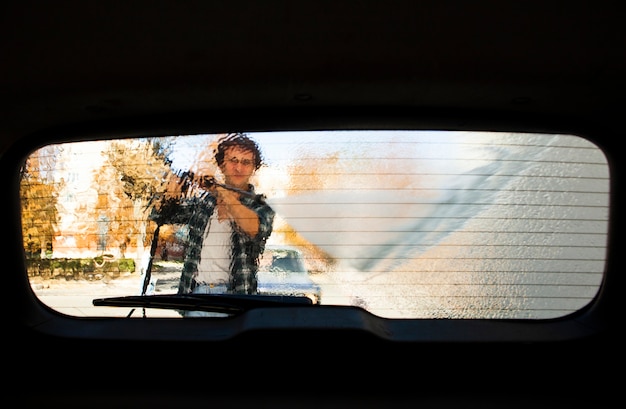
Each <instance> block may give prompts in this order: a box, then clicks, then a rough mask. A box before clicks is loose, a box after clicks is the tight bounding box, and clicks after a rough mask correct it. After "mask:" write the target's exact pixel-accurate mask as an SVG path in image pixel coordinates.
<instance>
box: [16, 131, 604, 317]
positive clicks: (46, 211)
mask: <svg viewBox="0 0 626 409" xmlns="http://www.w3.org/2000/svg"><path fill="white" fill-rule="evenodd" d="M247 135H248V136H249V137H250V138H252V139H253V140H255V141H256V142H257V143H258V145H259V147H260V149H261V151H262V153H263V163H262V165H261V166H260V167H259V169H258V170H256V172H255V174H254V176H253V178H252V184H253V185H254V189H255V193H256V194H258V195H261V196H262V199H263V200H264V202H265V203H267V204H268V205H269V206H270V207H271V208H272V209H273V211H274V212H275V217H274V219H273V225H272V232H271V235H270V236H269V238H268V239H267V242H266V243H264V245H265V248H266V249H267V250H266V251H267V252H268V253H267V254H269V253H270V251H277V250H276V249H277V248H278V249H280V248H282V249H283V251H285V250H284V249H291V250H295V251H296V253H294V254H297V258H298V260H297V262H298V263H302V265H303V266H304V271H303V272H302V273H303V274H304V275H306V277H307V282H310V283H311V286H310V287H311V288H312V289H313V290H307V291H308V292H311V291H312V292H315V291H317V290H319V294H318V295H316V297H318V296H319V298H316V299H319V301H320V303H321V304H322V305H342V306H343V305H348V306H354V307H358V308H363V309H365V310H367V311H368V312H370V313H372V314H374V315H377V316H380V317H384V318H397V319H400V318H402V319H407V318H408V319H424V318H433V319H434V318H449V319H461V318H488V319H502V318H505V319H551V318H557V317H563V316H566V315H568V314H571V313H574V312H576V311H578V310H580V309H582V308H584V307H585V306H587V305H588V304H589V303H590V302H591V301H592V300H593V299H594V297H595V296H596V294H597V293H598V290H599V288H600V285H601V283H602V279H603V273H604V269H605V262H606V246H607V235H608V221H609V193H610V192H609V186H610V174H609V167H608V164H607V161H606V158H605V156H604V154H603V152H602V150H601V149H600V148H599V147H597V146H596V145H594V144H593V143H592V142H590V141H589V140H587V139H585V138H583V137H580V136H576V135H565V134H537V133H504V132H456V131H411V130H407V131H398V130H393V131H392V130H389V131H383V130H376V131H365V130H355V131H306V132H304V131H302V132H250V133H247ZM221 136H223V135H222V134H199V135H177V136H159V137H154V136H150V137H142V138H129V139H115V140H97V141H85V142H67V143H58V144H51V145H47V146H43V147H41V148H39V149H37V150H35V151H33V152H32V153H31V154H30V155H29V156H28V157H27V158H26V160H25V162H24V167H23V170H22V178H21V192H20V197H21V203H22V205H21V206H22V232H23V243H24V257H25V260H26V266H27V271H25V272H24V274H26V275H27V276H28V279H29V281H30V283H31V287H32V289H33V291H34V293H35V294H36V295H37V297H38V298H39V299H40V300H41V301H42V302H43V303H45V304H46V305H48V306H50V307H51V308H53V309H54V310H56V311H58V312H60V313H63V314H67V315H71V316H113V317H126V316H128V310H127V309H126V310H125V309H123V308H117V307H102V306H94V305H93V303H92V301H93V299H96V298H101V297H110V296H125V295H138V294H146V295H151V294H175V293H177V291H178V289H179V281H180V278H181V271H182V269H183V263H184V259H185V256H186V254H187V252H188V251H189V235H190V228H189V225H186V224H184V223H179V224H175V225H167V226H162V227H161V228H160V229H159V231H158V232H157V233H158V234H155V232H156V230H157V229H156V224H155V223H154V221H152V220H151V219H150V217H149V215H150V212H151V209H152V208H153V207H154V206H155V203H157V202H158V200H159V198H161V197H163V194H164V191H165V185H166V181H167V180H168V178H169V177H170V176H171V175H176V176H178V177H181V176H184V175H191V174H193V175H195V176H196V177H197V176H198V175H202V174H206V175H208V176H211V177H213V178H214V181H215V182H216V183H218V184H221V183H222V182H223V177H222V176H221V175H220V170H219V168H218V167H217V165H216V164H215V162H214V160H213V155H212V154H213V149H214V148H215V146H216V141H217V140H218V139H219V137H221ZM202 189H203V187H202V186H199V185H194V186H191V187H190V190H191V191H192V193H190V194H196V195H202V194H203V193H202ZM272 249H273V250H272ZM267 254H266V256H267ZM262 260H263V261H262V263H261V267H260V270H261V272H260V273H259V287H260V288H266V287H264V284H265V283H264V282H263V280H268V281H269V280H270V278H266V279H263V280H262V279H261V278H262V277H263V276H264V275H265V274H267V273H268V272H272V271H276V270H277V269H272V268H271V263H272V262H271V261H268V258H267V257H265V258H263V257H262ZM294 260H295V259H294ZM276 263H277V264H278V263H279V262H276ZM294 263H295V261H294ZM294 263H292V264H294ZM266 277H267V276H266ZM285 277H286V278H285V279H286V280H288V279H289V278H287V277H288V276H285ZM271 280H274V277H272V278H271ZM279 281H280V280H279ZM272 282H273V284H272V286H271V288H272V290H271V291H279V290H277V289H276V288H277V287H276V286H275V285H274V284H276V283H274V281H272ZM291 284H293V283H291ZM284 285H285V288H295V287H294V286H293V285H291V286H290V283H289V282H285V283H284ZM280 286H281V283H280V282H279V283H278V287H280ZM267 288H269V287H267ZM268 291H269V290H268ZM147 316H148V317H163V316H165V317H180V315H179V314H178V313H177V312H176V311H170V310H161V309H159V310H156V309H155V310H150V313H149V314H147Z"/></svg>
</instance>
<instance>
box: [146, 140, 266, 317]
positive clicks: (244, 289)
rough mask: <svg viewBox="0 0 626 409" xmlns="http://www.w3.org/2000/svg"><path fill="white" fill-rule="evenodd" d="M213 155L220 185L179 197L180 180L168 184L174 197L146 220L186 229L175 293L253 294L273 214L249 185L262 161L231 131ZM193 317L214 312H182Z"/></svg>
mask: <svg viewBox="0 0 626 409" xmlns="http://www.w3.org/2000/svg"><path fill="white" fill-rule="evenodd" d="M214 154H215V161H216V162H217V165H218V167H219V169H220V171H221V172H222V174H223V176H224V182H225V183H224V184H223V185H222V184H215V183H205V184H204V185H205V190H204V191H203V193H202V194H199V195H192V196H185V195H183V194H182V193H181V192H182V190H183V189H182V186H183V185H184V183H182V181H181V180H177V181H174V182H173V183H172V182H171V183H170V184H169V186H168V189H167V190H168V192H167V196H169V197H170V198H174V200H172V199H169V200H166V201H165V202H164V203H163V204H162V205H161V206H160V207H159V208H156V207H155V209H154V210H153V212H152V215H151V218H152V220H154V221H155V222H156V223H157V224H159V225H163V224H184V225H186V226H187V227H188V231H189V233H188V236H189V237H188V242H187V246H186V249H185V255H184V264H183V269H182V272H181V278H180V283H179V286H178V293H179V294H188V293H202V294H220V293H232V294H256V292H257V270H258V265H259V257H260V255H261V254H262V253H263V250H264V249H265V243H266V241H267V239H268V238H269V236H270V234H271V233H272V227H273V220H274V214H275V213H274V211H273V209H272V208H271V207H270V206H269V205H267V204H266V203H265V201H264V200H262V199H261V196H259V195H256V194H255V192H254V186H253V185H252V184H250V178H251V177H252V176H253V175H254V173H255V171H256V170H257V169H259V167H260V166H261V165H262V161H263V158H262V155H261V151H260V149H259V147H258V145H257V144H256V142H255V141H253V140H252V139H250V138H249V137H248V136H247V135H245V134H241V133H232V134H228V135H226V136H225V137H223V138H221V139H220V141H219V143H218V145H217V148H216V149H215V151H214ZM200 180H202V178H196V179H194V181H193V182H195V183H201V182H199V181H200ZM199 315H202V316H206V315H214V314H207V313H202V312H198V311H189V312H187V313H185V316H199Z"/></svg>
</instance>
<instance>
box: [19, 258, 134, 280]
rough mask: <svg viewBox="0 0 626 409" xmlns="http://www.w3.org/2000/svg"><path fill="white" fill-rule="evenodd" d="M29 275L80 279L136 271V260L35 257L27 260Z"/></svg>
mask: <svg viewBox="0 0 626 409" xmlns="http://www.w3.org/2000/svg"><path fill="white" fill-rule="evenodd" d="M26 268H27V271H28V275H29V276H43V277H56V276H65V277H66V278H67V277H73V278H75V279H79V278H81V277H86V278H93V276H94V274H96V275H103V274H105V273H106V274H108V275H109V276H114V275H118V274H120V273H128V272H134V271H135V261H134V260H133V259H130V258H122V259H117V260H116V259H113V258H112V257H107V256H106V255H105V256H104V257H103V256H97V257H94V258H80V259H72V258H49V259H47V258H34V259H27V260H26Z"/></svg>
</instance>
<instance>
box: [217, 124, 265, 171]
mask: <svg viewBox="0 0 626 409" xmlns="http://www.w3.org/2000/svg"><path fill="white" fill-rule="evenodd" d="M233 146H236V147H238V148H241V149H243V150H245V151H250V152H252V153H253V154H254V169H255V170H257V169H259V168H260V167H261V165H262V164H263V155H262V153H261V149H260V148H259V145H257V143H256V142H255V141H254V140H252V139H251V138H250V137H248V135H246V134H245V133H241V132H234V133H229V134H227V135H225V136H223V137H222V138H220V140H219V143H218V144H217V148H216V149H215V151H214V153H215V161H216V162H217V165H218V166H220V167H221V166H222V164H223V163H224V153H225V152H226V150H227V149H228V148H231V147H233Z"/></svg>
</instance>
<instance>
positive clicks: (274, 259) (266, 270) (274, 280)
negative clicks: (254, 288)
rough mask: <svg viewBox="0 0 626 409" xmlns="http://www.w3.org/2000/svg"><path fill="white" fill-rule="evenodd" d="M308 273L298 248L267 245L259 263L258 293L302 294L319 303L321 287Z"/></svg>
mask: <svg viewBox="0 0 626 409" xmlns="http://www.w3.org/2000/svg"><path fill="white" fill-rule="evenodd" d="M309 274H310V272H309V270H308V268H307V267H306V266H305V264H304V260H303V258H302V253H301V251H300V250H298V249H297V248H290V247H280V246H279V247H274V246H268V247H267V248H266V249H265V252H264V253H263V256H262V258H261V261H260V265H259V273H258V276H259V293H260V294H268V295H291V296H304V297H308V298H310V299H311V301H313V304H320V303H321V300H322V289H321V287H320V286H319V285H317V284H316V283H315V282H314V281H313V280H312V279H311V277H310V276H309Z"/></svg>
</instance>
